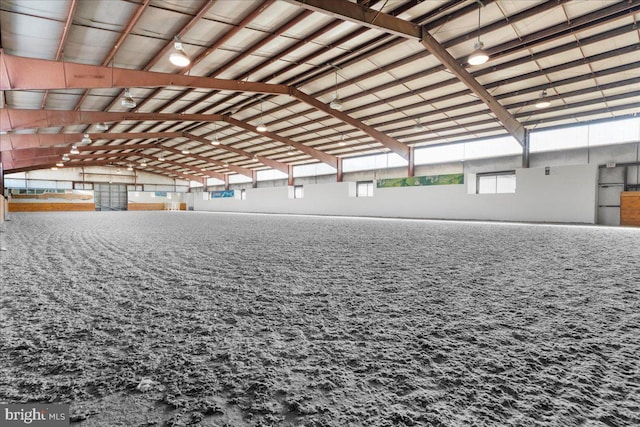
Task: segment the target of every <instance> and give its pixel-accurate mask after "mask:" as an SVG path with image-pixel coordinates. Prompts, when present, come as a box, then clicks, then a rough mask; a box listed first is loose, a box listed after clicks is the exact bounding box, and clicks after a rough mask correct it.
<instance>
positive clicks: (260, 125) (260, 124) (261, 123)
mask: <svg viewBox="0 0 640 427" xmlns="http://www.w3.org/2000/svg"><path fill="white" fill-rule="evenodd" d="M256 130H257V131H258V132H266V131H267V126H266V125H265V124H264V121H263V120H262V102H260V121H259V122H258V126H257V127H256Z"/></svg>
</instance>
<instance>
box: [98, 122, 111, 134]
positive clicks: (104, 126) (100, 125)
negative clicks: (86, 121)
mask: <svg viewBox="0 0 640 427" xmlns="http://www.w3.org/2000/svg"><path fill="white" fill-rule="evenodd" d="M96 129H98V130H99V131H102V132H104V131H105V130H109V126H107V124H106V123H105V122H100V123H98V124H96Z"/></svg>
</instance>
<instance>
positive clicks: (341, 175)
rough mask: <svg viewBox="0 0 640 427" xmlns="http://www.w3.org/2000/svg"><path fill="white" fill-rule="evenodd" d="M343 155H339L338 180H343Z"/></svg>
mask: <svg viewBox="0 0 640 427" xmlns="http://www.w3.org/2000/svg"><path fill="white" fill-rule="evenodd" d="M342 178H343V173H342V157H338V167H337V168H336V182H342Z"/></svg>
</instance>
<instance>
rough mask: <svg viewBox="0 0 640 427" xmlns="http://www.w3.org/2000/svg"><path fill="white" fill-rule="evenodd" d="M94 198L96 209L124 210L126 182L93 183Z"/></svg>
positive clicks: (125, 205) (125, 208) (125, 206)
mask: <svg viewBox="0 0 640 427" xmlns="http://www.w3.org/2000/svg"><path fill="white" fill-rule="evenodd" d="M93 191H94V198H95V201H96V210H97V211H126V210H127V185H126V184H94V185H93Z"/></svg>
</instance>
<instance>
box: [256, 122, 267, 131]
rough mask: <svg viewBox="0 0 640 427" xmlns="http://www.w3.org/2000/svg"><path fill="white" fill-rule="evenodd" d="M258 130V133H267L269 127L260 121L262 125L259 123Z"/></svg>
mask: <svg viewBox="0 0 640 427" xmlns="http://www.w3.org/2000/svg"><path fill="white" fill-rule="evenodd" d="M256 130H257V131H258V132H266V131H267V127H266V126H265V125H264V123H262V120H261V121H260V123H258V127H256Z"/></svg>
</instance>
